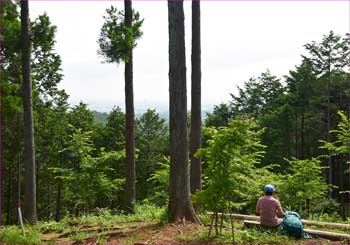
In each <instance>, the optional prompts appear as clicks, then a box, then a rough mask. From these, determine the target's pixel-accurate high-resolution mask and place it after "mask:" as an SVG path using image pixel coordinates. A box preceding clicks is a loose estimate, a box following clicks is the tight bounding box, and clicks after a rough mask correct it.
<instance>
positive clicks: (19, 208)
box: [17, 204, 24, 236]
mask: <svg viewBox="0 0 350 245" xmlns="http://www.w3.org/2000/svg"><path fill="white" fill-rule="evenodd" d="M17 209H18V219H19V223H20V225H21V228H22V235H23V236H24V227H23V219H22V212H21V206H20V205H19V204H18V208H17Z"/></svg>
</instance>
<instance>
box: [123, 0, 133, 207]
mask: <svg viewBox="0 0 350 245" xmlns="http://www.w3.org/2000/svg"><path fill="white" fill-rule="evenodd" d="M124 7H125V25H126V26H127V27H131V26H132V5H131V0H125V1H124ZM132 59H133V57H132V50H130V51H129V56H128V59H127V60H126V61H125V117H126V127H125V145H126V165H127V167H126V169H127V170H126V173H127V174H126V189H125V209H126V211H128V212H133V209H134V204H135V192H136V190H135V178H136V177H135V113H134V91H133V60H132Z"/></svg>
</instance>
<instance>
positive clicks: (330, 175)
mask: <svg viewBox="0 0 350 245" xmlns="http://www.w3.org/2000/svg"><path fill="white" fill-rule="evenodd" d="M329 64H330V62H329ZM328 76H329V78H328V82H327V140H326V141H327V142H331V133H330V130H331V116H330V114H331V112H330V106H331V105H330V97H331V95H330V93H331V92H330V90H331V67H330V65H329V70H328ZM329 155H330V151H329V150H328V159H327V164H328V184H330V185H332V184H333V164H332V157H331V156H329ZM328 197H329V198H332V197H333V191H332V189H330V191H329V193H328Z"/></svg>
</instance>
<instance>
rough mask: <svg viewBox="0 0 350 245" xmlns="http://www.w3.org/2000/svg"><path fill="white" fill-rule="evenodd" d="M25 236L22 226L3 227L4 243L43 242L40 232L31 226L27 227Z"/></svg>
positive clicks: (2, 236) (1, 237)
mask: <svg viewBox="0 0 350 245" xmlns="http://www.w3.org/2000/svg"><path fill="white" fill-rule="evenodd" d="M25 230H26V232H25V236H23V235H22V230H21V228H19V227H17V226H7V227H3V228H2V229H1V234H0V240H1V243H2V244H41V243H42V242H41V240H40V234H39V232H38V231H36V230H35V229H32V228H30V227H29V226H28V227H26V228H25Z"/></svg>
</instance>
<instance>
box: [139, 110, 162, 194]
mask: <svg viewBox="0 0 350 245" xmlns="http://www.w3.org/2000/svg"><path fill="white" fill-rule="evenodd" d="M136 125H137V127H136V139H137V140H136V148H137V150H138V157H137V160H136V179H137V186H139V187H140V188H137V198H138V199H141V200H142V199H144V198H148V197H150V196H151V195H153V194H154V190H155V189H156V186H155V184H154V183H153V182H151V181H147V179H149V178H150V176H151V175H152V174H153V173H154V172H155V171H156V170H158V169H159V166H158V165H156V163H159V162H160V161H162V159H163V158H164V156H165V155H168V154H169V135H168V132H169V131H168V127H167V125H166V122H165V119H163V118H161V117H160V116H159V114H158V113H157V112H156V110H150V109H148V110H147V111H146V112H145V113H144V114H143V115H142V116H141V117H140V118H138V119H137V123H136Z"/></svg>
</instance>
